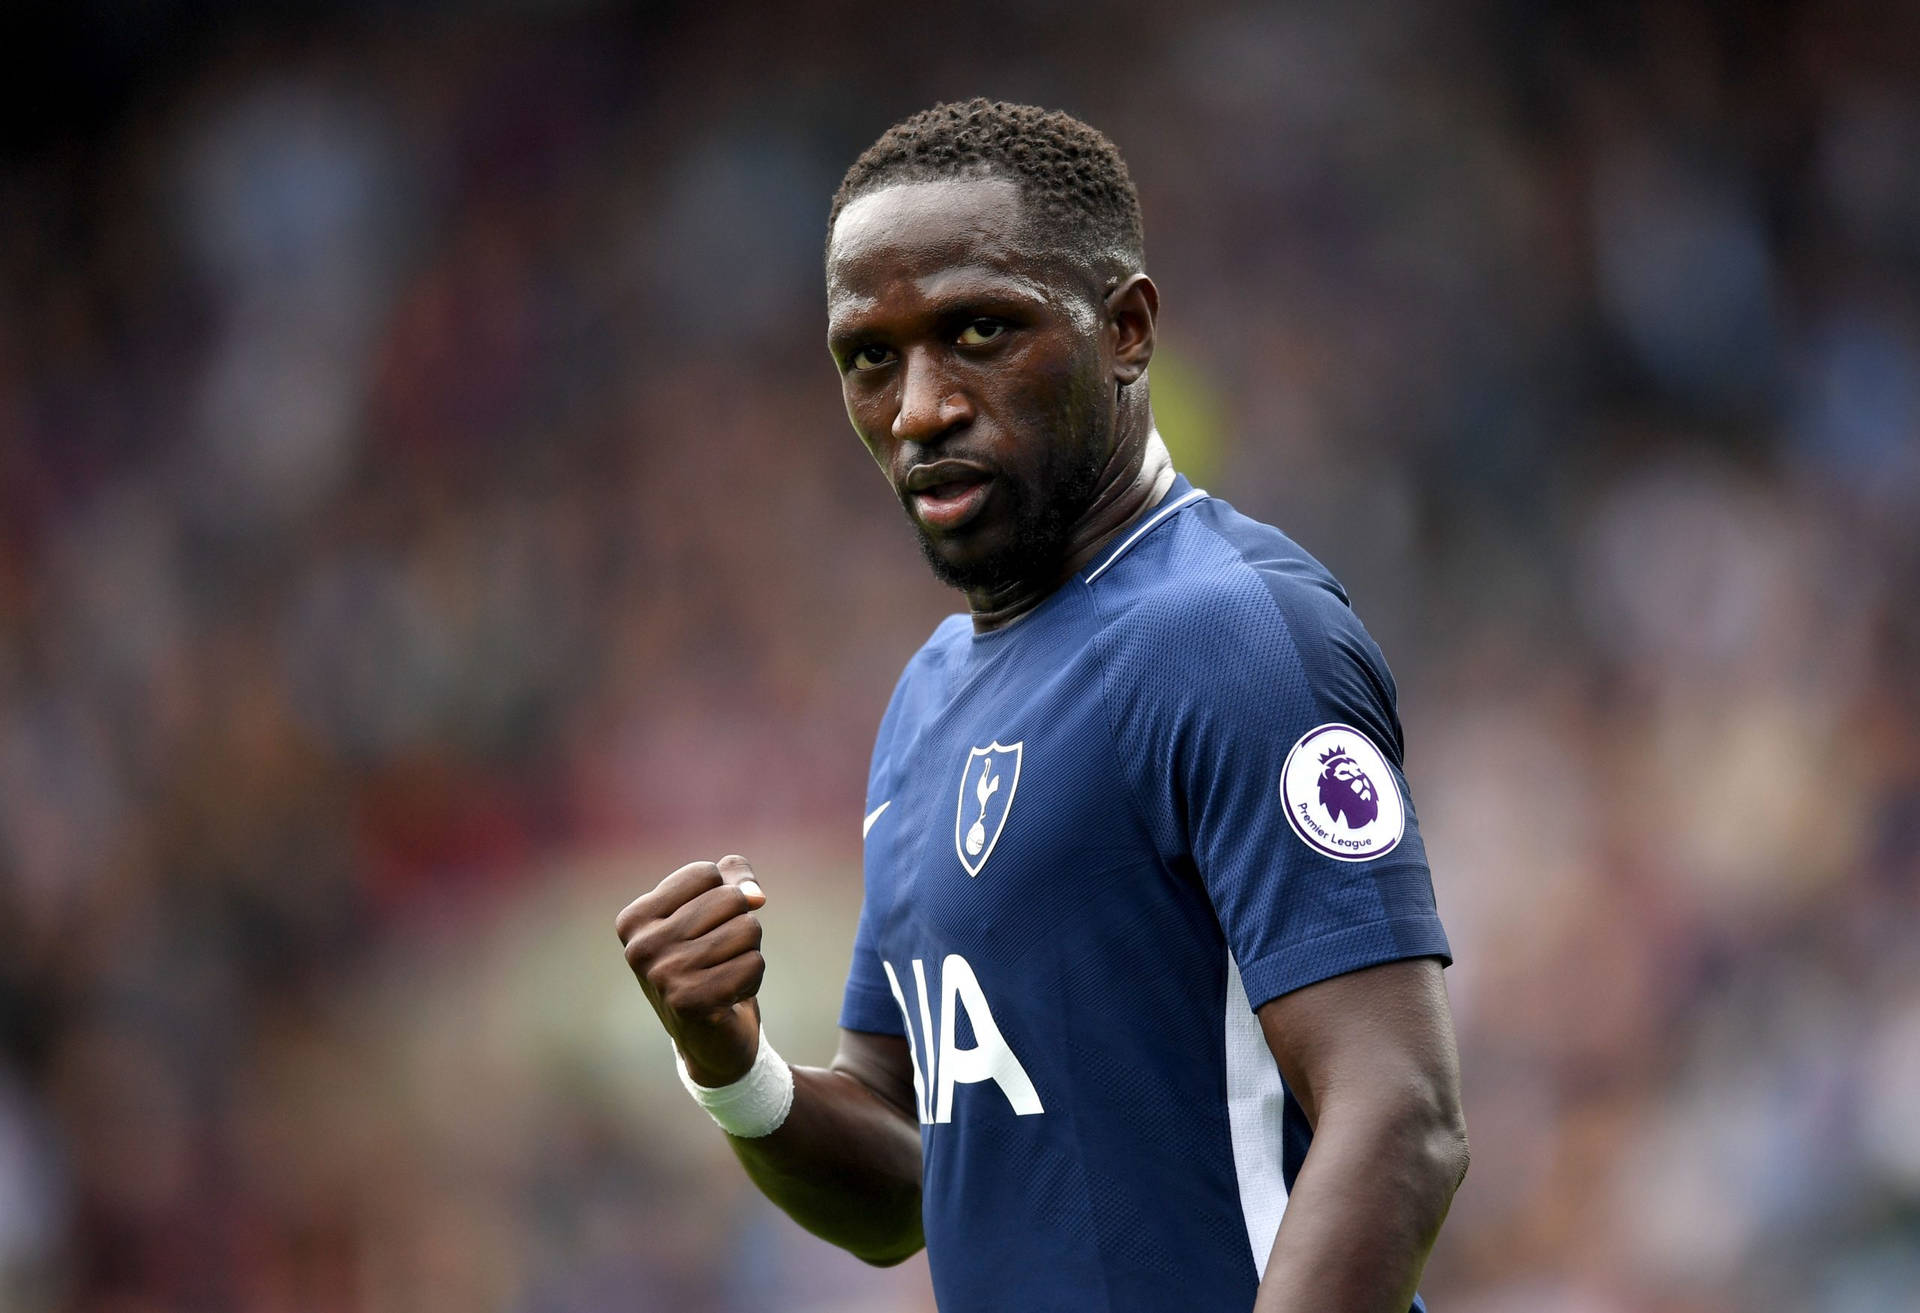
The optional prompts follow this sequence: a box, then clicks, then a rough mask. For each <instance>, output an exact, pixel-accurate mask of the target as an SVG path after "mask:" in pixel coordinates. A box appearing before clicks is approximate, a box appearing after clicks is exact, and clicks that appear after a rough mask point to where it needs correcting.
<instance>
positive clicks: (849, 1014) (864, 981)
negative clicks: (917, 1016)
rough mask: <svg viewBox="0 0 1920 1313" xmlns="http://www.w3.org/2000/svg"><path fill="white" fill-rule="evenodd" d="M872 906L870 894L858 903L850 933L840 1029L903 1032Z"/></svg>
mask: <svg viewBox="0 0 1920 1313" xmlns="http://www.w3.org/2000/svg"><path fill="white" fill-rule="evenodd" d="M872 906H873V902H872V898H871V896H869V897H868V898H866V899H863V900H862V901H861V904H860V925H859V928H858V929H857V930H855V931H854V934H853V963H852V965H851V966H849V967H848V969H847V987H846V991H845V993H844V994H843V995H842V997H841V1000H840V1025H841V1028H842V1029H844V1030H861V1031H868V1032H870V1033H872V1034H876V1035H904V1034H906V1023H905V1021H904V1019H903V1018H902V1017H901V1015H900V1005H899V1004H898V1003H896V1002H895V1001H894V997H893V991H892V989H891V987H889V985H888V984H887V977H886V972H885V970H884V969H883V968H882V967H881V965H880V950H879V948H878V947H877V945H876V944H875V938H876V936H875V934H874V929H873V913H872Z"/></svg>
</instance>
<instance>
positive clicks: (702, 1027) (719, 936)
mask: <svg viewBox="0 0 1920 1313" xmlns="http://www.w3.org/2000/svg"><path fill="white" fill-rule="evenodd" d="M766 901H767V896H766V894H764V893H762V892H761V890H760V883H759V881H758V880H756V879H755V878H754V874H753V868H752V867H751V866H749V865H747V859H746V858H744V857H737V856H735V857H722V858H721V859H720V860H719V861H717V862H694V863H692V864H690V865H687V866H683V867H681V868H680V869H679V870H677V871H675V872H674V873H673V874H672V875H669V876H668V877H667V878H666V879H664V880H662V881H661V882H660V883H659V884H658V885H655V886H654V888H653V891H652V892H651V893H646V894H642V895H640V897H638V898H636V899H634V900H633V901H632V902H631V903H628V904H627V906H626V907H625V909H624V910H622V911H621V913H620V915H619V916H618V917H616V918H615V919H614V923H613V925H614V929H615V930H616V931H618V932H619V934H620V943H621V944H622V945H623V946H624V947H625V949H626V953H627V965H628V966H630V967H632V968H633V974H634V975H635V976H636V977H638V979H639V981H640V987H641V988H642V989H644V990H645V991H646V993H647V1001H648V1002H650V1003H652V1004H653V1010H654V1011H655V1012H657V1013H658V1014H659V1015H660V1024H661V1025H663V1026H665V1027H666V1028H667V1034H669V1035H671V1036H672V1037H673V1042H674V1043H675V1044H676V1045H677V1046H678V1047H679V1049H680V1056H681V1057H683V1058H685V1059H686V1063H687V1074H688V1075H690V1076H692V1077H693V1079H694V1081H695V1083H697V1084H700V1085H705V1086H708V1087H715V1086H720V1085H731V1084H732V1083H733V1082H734V1081H737V1080H739V1079H740V1078H741V1077H742V1076H744V1075H746V1074H747V1068H749V1067H751V1066H752V1065H753V1056H754V1053H755V1051H756V1050H757V1049H758V1048H759V1045H760V1004H759V1002H758V1001H757V1000H756V999H755V998H754V995H756V994H758V993H759V992H760V979H761V977H762V976H764V975H765V974H766V970H767V963H766V959H765V958H763V957H761V956H760V918H758V917H756V916H755V915H754V914H753V913H754V909H756V908H758V907H761V906H763V905H764V904H765V903H766Z"/></svg>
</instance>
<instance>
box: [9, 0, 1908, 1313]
mask: <svg viewBox="0 0 1920 1313" xmlns="http://www.w3.org/2000/svg"><path fill="white" fill-rule="evenodd" d="M258 9H259V7H251V6H241V5H238V4H221V3H217V2H214V0H198V2H195V0H159V2H156V3H147V4H141V5H114V4H110V3H104V2H101V0H95V2H92V3H78V4H72V5H67V6H62V7H53V6H28V7H27V8H26V10H25V11H23V12H16V13H13V14H11V15H10V16H9V17H8V18H7V19H6V20H5V23H6V25H7V35H8V38H9V39H8V40H7V42H6V45H7V46H8V47H9V49H10V51H11V53H13V54H14V56H15V58H16V59H17V60H18V61H20V64H21V70H20V72H21V76H20V77H18V78H14V79H9V86H8V88H7V90H6V91H5V93H4V95H5V100H6V105H7V110H6V113H5V115H4V125H3V127H0V152H3V153H0V1309H5V1310H8V1311H9V1313H188V1311H189V1310H192V1311H195V1313H202V1311H213V1313H219V1311H221V1310H233V1311H235V1313H240V1311H242V1310H244V1311H247V1313H253V1311H256V1310H257V1311H259V1313H309V1311H319V1310H329V1311H331V1310H340V1311H342V1313H357V1311H360V1310H367V1311H369V1313H387V1311H389V1310H391V1311H394V1313H402V1311H404V1313H439V1311H440V1310H446V1311H447V1313H454V1311H455V1310H457V1311H459V1313H473V1311H474V1310H508V1311H513V1313H597V1311H599V1310H615V1309H628V1310H671V1311H674V1313H733V1311H734V1310H748V1309H758V1308H767V1307H771V1308H779V1309H789V1310H791V1309H798V1310H814V1311H816V1313H829V1311H832V1313H854V1311H860V1313H926V1310H929V1309H930V1307H931V1302H930V1298H929V1296H928V1295H927V1293H926V1281H925V1274H924V1269H923V1268H922V1267H921V1266H919V1264H918V1263H917V1262H916V1263H915V1264H910V1265H908V1266H906V1267H904V1268H901V1269H896V1270H893V1271H888V1272H874V1271H870V1270H868V1269H866V1268H863V1267H861V1266H860V1265H859V1264H857V1263H855V1262H854V1261H853V1260H851V1259H848V1258H846V1257H844V1256H842V1255H840V1254H838V1253H837V1252H836V1251H833V1250H830V1249H828V1248H827V1247H826V1246H824V1245H821V1244H819V1243H818V1242H815V1241H813V1240H812V1239H810V1238H809V1237H806V1236H805V1235H804V1234H802V1233H800V1232H799V1231H798V1230H797V1229H796V1228H794V1227H793V1226H792V1225H791V1224H789V1223H787V1222H786V1221H785V1219H784V1218H781V1217H780V1216H779V1215H778V1214H776V1213H773V1212H772V1211H771V1210H770V1209H769V1208H768V1207H767V1206H766V1205H764V1204H763V1203H761V1202H760V1201H759V1200H758V1199H757V1197H756V1196H754V1195H753V1194H752V1193H751V1191H750V1190H749V1189H748V1188H747V1187H746V1186H745V1184H744V1180H743V1178H742V1177H741V1174H740V1173H739V1172H738V1171H737V1170H736V1169H735V1167H734V1165H733V1163H732V1160H731V1158H730V1156H729V1154H728V1153H727V1151H726V1149H725V1147H724V1145H723V1144H722V1143H721V1142H720V1137H719V1135H718V1134H717V1132H714V1131H713V1130H712V1129H711V1128H710V1127H709V1126H708V1125H707V1124H706V1123H705V1121H704V1119H703V1117H702V1116H701V1115H700V1114H699V1113H698V1111H697V1110H695V1109H693V1108H692V1107H691V1105H689V1104H688V1103H687V1102H686V1100H685V1098H684V1096H683V1095H681V1093H680V1092H679V1090H678V1088H677V1086H676V1085H675V1084H674V1082H673V1078H672V1074H671V1068H670V1064H669V1054H668V1050H667V1046H666V1044H665V1042H664V1040H663V1039H662V1038H661V1036H660V1034H659V1032H658V1029H657V1027H656V1025H655V1023H654V1022H653V1020H652V1017H651V1015H650V1013H649V1011H648V1009H647V1007H646V1005H645V1002H644V1000H643V998H642V997H641V995H640V993H639V991H638V989H637V988H636V987H635V986H634V985H633V983H632V981H631V978H630V977H629V976H628V975H627V973H626V969H625V965H624V963H623V961H622V959H621V957H620V954H619V951H618V945H617V942H616V940H615V936H614V932H613V927H612V922H613V916H614V913H615V912H616V911H617V910H618V909H619V908H620V907H621V906H622V905H623V904H624V903H625V902H626V901H628V900H629V899H630V898H632V897H634V896H635V895H637V894H638V893H640V892H642V891H644V890H645V889H646V888H649V887H651V885H652V884H653V883H654V882H655V881H656V880H657V879H658V878H659V877H660V876H661V875H662V874H664V873H665V872H666V871H667V870H669V869H671V868H672V867H674V866H677V865H679V864H680V863H682V862H684V861H688V860H692V859H695V858H703V857H716V856H719V855H720V854H721V853H724V852H728V851H736V850H737V851H743V852H746V853H747V854H748V855H749V856H751V857H752V858H753V859H754V860H755V863H756V866H757V867H758V869H759V870H760V871H761V872H762V873H763V878H764V879H765V882H766V885H767V888H768V890H769V893H770V895H771V903H770V905H769V908H768V910H767V913H766V920H767V924H768V942H767V951H768V957H769V959H770V962H771V967H770V970H769V974H768V978H767V985H766V991H767V998H768V1003H767V1007H768V1010H769V1013H770V1015H771V1016H772V1017H773V1025H774V1028H775V1029H776V1030H777V1031H778V1033H780V1034H781V1035H782V1036H784V1037H785V1038H783V1040H782V1047H783V1048H785V1049H786V1050H787V1052H788V1053H789V1055H790V1056H792V1057H794V1058H795V1059H797V1060H802V1061H815V1062H819V1061H824V1060H825V1058H826V1057H827V1055H828V1053H829V1052H830V1048H831V1043H832V1035H833V1021H834V1015H835V1010H836V1007H837V1001H838V995H839V988H840V982H841V979H842V974H843V972H844V969H845V963H846V953H847V949H848V945H849V943H850V941H851V934H852V924H853V916H854V912H855V909H856V906H857V900H858V880H859V871H858V853H859V848H858V839H859V833H858V825H857V823H858V821H859V818H860V812H861V804H862V801H863V786H864V779H865V767H866V755H867V752H868V748H869V745H870V741H871V733H872V731H873V729H874V727H875V725H876V724H877V722H878V719H879V716H880V712H881V710H882V708H883V706H884V703H885V699H886V696H887V693H888V690H889V688H890V687H891V683H892V681H893V679H894V677H895V675H896V674H897V672H898V670H899V667H900V665H901V663H902V662H903V661H904V659H905V658H906V657H907V656H908V655H909V654H910V653H911V652H912V650H913V649H914V648H915V647H916V646H917V645H918V644H919V642H920V641H921V640H922V639H923V638H924V636H925V635H926V633H927V632H928V631H929V630H930V629H931V627H932V626H933V624H934V623H935V622H936V621H937V620H938V618H939V617H940V616H941V615H943V614H945V613H946V612H947V611H949V610H953V609H956V602H957V599H956V598H955V597H954V596H953V595H950V594H947V593H945V592H944V591H943V590H941V589H940V588H939V587H938V586H937V585H935V584H934V583H933V582H932V580H931V579H930V578H929V577H928V576H927V575H926V572H925V569H924V567H923V565H922V564H921V562H920V560H919V557H918V553H917V551H916V550H915V548H914V546H913V544H912V540H911V536H910V533H909V530H908V528H907V526H906V524H905V522H904V519H903V517H902V515H901V513H900V511H899V509H898V507H897V506H896V505H895V504H894V503H893V502H892V501H891V499H890V497H889V496H888V494H887V491H886V489H885V487H884V485H883V483H882V481H881V479H880V478H879V476H878V475H877V474H876V472H875V471H874V470H873V469H872V468H871V466H870V463H869V461H868V458H867V457H866V455H865V453H864V452H863V451H862V449H861V448H860V446H859V444H858V442H857V441H856V440H855V438H854V437H853V435H852V434H851V432H850V431H849V430H848V428H847V426H846V423H845V420H844V416H843V414H842V411H841V408H840V402H839V394H838V388H837V382H836V379H835V376H834V373H833V370H832V368H831V366H830V364H829V361H828V359H827V356H826V353H825V350H824V345H823V337H824V328H823V305H822V296H821V291H820V279H819V259H820V250H821V245H822V240H823V236H824V216H825V211H826V207H827V202H828V199H829V197H830V196H831V193H832V191H833V188H834V185H835V183H836V182H837V180H838V177H839V174H840V172H841V170H842V169H843V168H844V167H845V166H846V165H847V164H848V163H849V162H850V161H851V160H852V158H853V157H854V156H855V155H856V154H857V153H858V151H859V150H860V149H861V148H862V147H863V146H865V145H866V143H867V142H868V141H870V140H871V139H872V138H873V137H874V136H876V135H878V133H879V132H880V131H881V130H882V129H883V128H884V127H886V125H887V124H888V123H890V122H891V121H893V120H894V119H895V118H897V117H899V116H901V115H903V114H905V113H907V112H910V111H912V110H914V109H917V108H920V107H921V106H923V105H925V104H928V103H930V102H932V101H934V100H937V99H950V98H958V97H964V96H967V95H973V94H988V95H994V96H1001V97H1006V98H1011V99H1019V100H1031V101H1037V102H1040V103H1044V104H1048V105H1054V106H1059V107H1063V108H1067V109H1070V110H1072V111H1074V112H1076V113H1079V114H1080V115H1082V116H1083V117H1086V118H1087V119H1089V120H1090V121H1091V122H1093V123H1094V124H1096V125H1097V126H1099V127H1100V128H1102V129H1103V130H1104V131H1106V132H1107V133H1108V134H1109V135H1110V136H1112V137H1113V139H1114V140H1115V141H1116V142H1117V143H1118V144H1119V145H1120V147H1121V149H1122V150H1123V151H1124V153H1125V154H1126V156H1127V158H1128V160H1129V161H1130V163H1131V166H1132V169H1133V172H1134V176H1135V178H1136V180H1137V181H1138V183H1139V186H1140V189H1141V192H1142V195H1143V200H1144V205H1145V211H1146V216H1147V236H1148V255H1149V268H1150V269H1151V270H1152V272H1153V273H1154V274H1155V276H1156V278H1157V280H1158V282H1159V284H1160V287H1161V289H1162V292H1163V294H1164V300H1165V315H1164V320H1163V323H1162V340H1163V342H1164V347H1163V349H1162V353H1161V355H1160V356H1158V357H1156V360H1155V363H1154V367H1153V371H1152V379H1153V389H1154V396H1155V400H1156V402H1157V403H1158V408H1159V412H1160V418H1161V422H1162V428H1163V431H1164V432H1165V434H1166V437H1167V439H1168V442H1169V444H1170V446H1171V447H1172V448H1173V450H1174V453H1175V456H1176V458H1177V460H1178V462H1179V463H1180V465H1181V466H1182V467H1183V468H1184V469H1185V470H1186V471H1187V472H1188V473H1189V474H1191V475H1192V476H1193V477H1194V479H1195V481H1196V482H1197V483H1200V484H1202V485H1204V486H1206V487H1208V488H1210V489H1212V490H1213V491H1214V492H1215V493H1216V494H1218V495H1221V496H1224V497H1226V498H1228V499H1229V500H1231V501H1232V502H1233V503H1235V504H1236V505H1237V506H1239V507H1240V508H1241V509H1243V510H1245V511H1248V512H1249V513H1252V514H1254V515H1256V516H1259V517H1262V518H1266V519H1269V520H1271V521H1273V522H1275V523H1277V524H1279V525H1281V526H1282V527H1284V528H1286V529H1287V530H1288V531H1289V532H1290V533H1291V534H1292V535H1293V536H1294V537H1295V538H1297V539H1299V540H1300V541H1301V542H1303V543H1304V544H1305V545H1306V546H1307V547H1308V548H1309V549H1310V550H1312V551H1314V552H1315V553H1317V554H1318V555H1320V556H1321V557H1322V559H1324V560H1325V561H1326V562H1327V563H1328V564H1329V565H1330V566H1331V567H1332V568H1333V570H1334V571H1335V572H1336V573H1337V574H1339V575H1340V576H1341V577H1342V579H1343V580H1344V581H1345V582H1346V584H1347V585H1348V587H1349V590H1350V591H1351V593H1352V594H1353V597H1354V599H1355V603H1356V607H1357V609H1358V611H1359V613H1360V614H1361V616H1362V618H1363V619H1364V620H1366V621H1367V623H1368V624H1369V626H1370V627H1371V628H1372V630H1373V632H1374V634H1375V636H1376V637H1377V638H1378V639H1379V640H1380V642H1381V644H1382V645H1383V647H1384V648H1385V650H1386V652H1387V654H1388V657H1389V660H1390V661H1391V662H1392V664H1393V667H1394V670H1395V672H1396V674H1397V676H1398V679H1399V684H1400V689H1401V710H1402V713H1403V718H1404V721H1405V724H1406V730H1407V738H1408V743H1409V753H1408V774H1409V776H1410V779H1411V781H1412V787H1413V790H1414V796H1415V799H1416V802H1417V804H1418V806H1419V810H1420V815H1421V818H1422V823H1423V826H1424V829H1425V832H1426V836H1427V840H1428V844H1429V848H1430V851H1431V854H1432V858H1433V861H1434V868H1435V870H1434V874H1435V882H1436V885H1437V889H1438V894H1439V900H1440V906H1441V911H1442V913H1443V915H1444V917H1445V919H1446V922H1447V925H1448V927H1449V930H1450V932H1451V935H1452V940H1453V944H1454V947H1455V950H1456V953H1457V955H1458V965H1457V966H1455V967H1454V968H1453V970H1452V971H1451V972H1450V973H1449V981H1450V987H1451V990H1452V997H1453V1001H1454V1005H1455V1008H1456V1011H1457V1016H1458V1020H1459V1024H1460V1031H1461V1041H1462V1052H1463V1058H1464V1062H1465V1075H1466V1089H1467V1098H1468V1116H1469V1122H1470V1128H1471V1131H1472V1135H1473V1142H1474V1167H1473V1171H1472V1174H1471V1175H1470V1177H1469V1178H1468V1180H1467V1183H1466V1185H1465V1187H1464V1189H1463V1190H1462V1192H1461V1194H1460V1195H1459V1197H1458V1200H1457V1201H1456V1204H1455V1207H1454V1214H1453V1217H1452V1219H1451V1221H1450V1222H1449V1224H1448V1227H1447V1229H1446V1231H1445V1233H1444V1235H1443V1238H1442V1241H1441V1244H1440V1247H1439V1249H1438V1251H1437V1252H1436V1254H1435V1256H1434V1259H1433V1262H1432V1264H1431V1266H1430V1268H1429V1271H1428V1278H1427V1281H1426V1289H1427V1292H1428V1295H1429V1297H1430V1299H1431V1300H1432V1301H1433V1302H1434V1305H1435V1307H1436V1309H1439V1310H1442V1311H1443V1313H1523V1311H1524V1313H1638V1311H1639V1310H1650V1311H1652V1313H1734V1311H1735V1310H1740V1311H1741V1313H1748V1311H1753V1310H1758V1311H1763V1313H1764V1311H1771V1310H1814V1311H1815V1313H1866V1311H1867V1310H1875V1311H1879V1310H1889V1309H1895V1308H1913V1307H1916V1304H1915V1300H1916V1299H1917V1298H1920V1296H1916V1295H1915V1293H1914V1292H1915V1291H1916V1290H1917V1289H1920V679H1917V678H1916V674H1917V673H1920V528H1917V527H1916V526H1917V525H1920V8H1917V7H1915V6H1913V5H1911V4H1902V3H1897V2H1896V0H1886V2H1885V3H1874V2H1872V0H1833V2H1831V3H1817V4H1815V3H1730V2H1729V3H1706V2H1704V0H1650V2H1648V3H1644V4H1638V5H1635V4H1623V5H1604V6H1594V5H1586V4H1580V3H1572V2H1570V0H1569V2H1566V3H1499V2H1498V0H1479V2H1473V0H1459V2H1457V3H1431V4H1415V3H1404V2H1403V3H1382V4H1377V5H1351V4H1344V3H1337V2H1332V0H1327V2H1308V3H1299V4H1289V5H1286V6H1274V7H1270V8H1269V7H1264V6H1255V5H1249V4H1228V3H1221V2H1220V0H1189V2H1188V3H1183V4H1179V5H1166V4H1158V3H1149V2H1145V0H1138V2H1134V3H1122V4H1115V5H1105V6H1100V7H1099V9H1098V11H1097V12H1096V11H1095V10H1093V9H1091V8H1089V7H1087V6H1083V5H1074V4H1068V3H1064V2H1063V0H1024V2H1023V3H1018V4H1015V3H1001V2H999V0H987V2H985V3H980V4H976V5H973V6H969V7H967V8H965V9H964V11H961V12H957V13H952V14H945V15H942V14H935V13H932V12H926V11H923V10H922V9H920V8H915V7H907V8H905V9H902V8H899V7H895V8H893V9H887V8H884V7H880V8H876V7H874V6H870V5H857V4H852V3H846V2H845V0H823V3H819V4H815V5H810V6H808V7H807V9H806V20H805V22H804V24H803V25H802V24H800V23H798V22H796V21H794V20H792V19H790V18H788V17H775V15H774V10H773V9H772V7H767V8H764V9H763V8H762V7H757V6H754V5H746V4H737V3H718V4H704V5H690V4H675V3H654V4H648V5H638V6H620V7H613V6H608V7H604V8H602V7H599V6H595V5H591V4H577V3H576V4H546V5H542V4H493V5H488V6H484V7H479V8H474V9H470V10H469V9H460V8H455V7H450V6H424V7H423V6H411V5H397V4H378V3H366V2H364V0H363V2H361V3H349V4H342V5H336V6H325V7H322V6H318V5H314V4H299V5H294V6H290V7H289V6H276V7H274V16H272V17H264V16H262V13H261V12H255V11H257V10H258ZM977 1258H978V1260H979V1261H992V1256H991V1255H980V1256H977Z"/></svg>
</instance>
